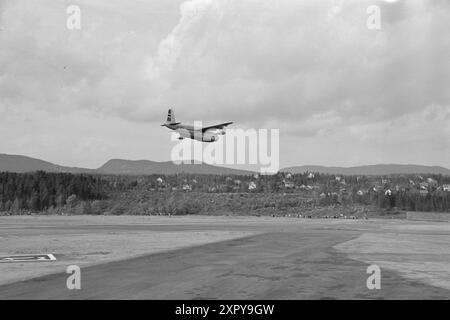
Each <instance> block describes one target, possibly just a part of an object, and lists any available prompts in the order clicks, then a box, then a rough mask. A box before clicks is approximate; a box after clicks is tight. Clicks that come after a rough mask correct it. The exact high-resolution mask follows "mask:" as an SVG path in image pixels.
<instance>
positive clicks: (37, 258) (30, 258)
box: [0, 254, 56, 263]
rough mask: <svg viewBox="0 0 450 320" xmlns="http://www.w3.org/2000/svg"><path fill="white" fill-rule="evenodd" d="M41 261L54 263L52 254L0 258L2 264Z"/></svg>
mask: <svg viewBox="0 0 450 320" xmlns="http://www.w3.org/2000/svg"><path fill="white" fill-rule="evenodd" d="M43 261H56V258H55V256H54V255H53V254H26V255H24V254H22V255H10V256H0V263H2V262H43Z"/></svg>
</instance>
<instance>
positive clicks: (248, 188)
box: [0, 171, 450, 215]
mask: <svg viewBox="0 0 450 320" xmlns="http://www.w3.org/2000/svg"><path fill="white" fill-rule="evenodd" d="M449 183H450V177H449V176H442V175H428V176H427V177H422V176H420V175H409V176H406V175H392V176H387V177H376V176H336V175H328V174H317V173H304V174H295V175H292V174H289V173H279V174H276V175H270V176H260V175H254V176H221V175H188V174H177V175H170V176H163V175H148V176H121V175H89V174H70V173H47V172H42V171H39V172H34V173H23V174H18V173H8V172H3V173H0V212H2V213H3V214H29V213H41V214H139V215H154V214H258V215H269V214H271V215H274V214H283V213H288V214H304V213H308V214H309V213H314V212H316V211H317V212H321V210H322V209H323V208H333V210H335V211H336V210H337V209H336V208H340V209H342V208H347V209H348V210H350V211H351V212H354V211H355V210H356V209H355V208H357V210H359V211H361V212H365V211H367V210H369V208H370V210H372V211H374V210H375V211H376V210H378V211H380V210H384V211H386V210H388V211H389V210H411V211H440V212H450V192H449V191H448V189H446V188H447V187H448V185H449ZM446 186H447V187H446Z"/></svg>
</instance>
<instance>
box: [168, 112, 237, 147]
mask: <svg viewBox="0 0 450 320" xmlns="http://www.w3.org/2000/svg"><path fill="white" fill-rule="evenodd" d="M232 123H233V122H225V123H221V124H217V125H214V126H209V127H203V128H194V126H190V125H184V124H181V122H176V121H175V114H174V112H173V110H172V109H169V111H168V113H167V120H166V122H165V123H164V124H162V125H161V127H167V128H169V129H171V130H174V131H176V132H177V133H178V134H179V135H180V136H179V137H178V139H179V140H183V139H184V138H189V139H193V140H198V141H203V142H214V141H217V140H218V138H219V135H224V134H225V129H224V128H226V127H227V126H229V125H230V124H232Z"/></svg>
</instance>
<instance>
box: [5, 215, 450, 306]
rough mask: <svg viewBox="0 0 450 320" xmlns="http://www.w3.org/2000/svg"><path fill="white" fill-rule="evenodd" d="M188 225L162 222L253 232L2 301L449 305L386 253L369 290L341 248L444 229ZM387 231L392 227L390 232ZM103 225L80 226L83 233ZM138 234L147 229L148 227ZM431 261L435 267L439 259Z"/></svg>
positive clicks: (111, 266)
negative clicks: (366, 239)
mask: <svg viewBox="0 0 450 320" xmlns="http://www.w3.org/2000/svg"><path fill="white" fill-rule="evenodd" d="M183 222H185V221H184V220H176V219H175V220H172V221H170V222H167V221H166V220H164V221H161V225H163V226H164V227H163V228H162V229H163V230H165V231H166V232H167V231H171V232H173V231H174V230H175V231H177V230H178V231H181V230H184V231H185V230H187V229H190V228H192V229H195V230H199V229H201V230H206V229H207V230H210V231H211V230H216V231H217V230H222V231H223V230H234V231H236V230H243V229H245V230H247V231H249V232H250V231H251V232H253V233H252V234H247V235H242V236H240V237H238V238H236V239H231V240H224V241H219V242H213V243H207V244H202V245H194V246H190V247H186V248H181V249H175V250H169V251H164V252H158V253H154V254H149V255H142V256H138V257H135V258H130V259H124V260H120V261H113V262H107V263H101V264H97V265H91V266H86V267H82V268H81V286H82V288H81V290H68V289H67V287H66V279H67V277H68V276H69V275H68V274H66V273H63V272H60V273H56V274H51V275H45V276H42V277H37V278H33V279H28V280H25V281H18V282H14V283H10V284H7V285H3V286H0V299H450V291H449V290H448V288H447V287H442V286H441V287H439V286H435V285H430V282H429V281H424V280H423V279H421V278H420V277H416V278H414V277H412V278H411V277H409V275H408V274H407V273H402V272H399V271H398V270H395V266H394V267H393V262H392V261H394V262H395V259H393V258H392V257H390V254H388V253H383V252H382V250H381V251H379V252H374V253H376V254H378V256H377V258H376V259H378V260H379V263H380V264H381V266H380V267H381V270H382V271H381V277H382V278H381V279H382V280H381V289H380V290H369V289H368V288H367V286H366V280H367V277H368V276H369V275H368V274H367V273H366V270H367V266H368V265H369V263H366V262H364V261H362V259H360V258H358V257H357V256H354V254H355V253H353V254H352V255H351V254H348V253H346V252H344V251H345V250H344V249H342V250H341V249H339V245H342V244H346V243H350V244H353V242H355V241H357V240H358V239H359V238H360V237H361V236H362V235H364V234H366V235H367V234H372V235H375V236H376V235H381V236H383V234H392V232H394V233H396V234H404V235H405V236H406V237H408V236H409V235H412V236H413V237H416V236H417V234H421V235H424V234H425V235H429V236H432V237H437V238H438V239H439V240H440V241H441V240H442V239H444V241H449V239H450V237H449V235H450V233H448V231H449V230H448V229H447V227H446V225H445V226H444V228H442V227H440V226H439V225H435V224H431V225H430V224H429V225H428V227H426V226H425V227H423V226H422V227H421V224H419V223H414V224H408V226H409V228H404V227H402V223H403V224H404V223H405V222H404V221H400V222H390V221H388V222H383V221H376V222H370V221H369V222H366V221H355V222H353V221H346V222H335V221H331V222H330V221H298V220H295V221H289V220H288V219H286V220H282V221H281V220H279V221H272V222H271V221H265V220H263V221H258V220H254V219H253V220H252V219H250V220H239V219H238V220H236V219H234V220H233V219H230V220H226V219H218V220H217V221H216V222H215V223H214V220H211V219H206V220H205V221H203V222H196V221H193V223H192V224H184V225H183ZM244 222H245V223H244ZM385 225H388V226H389V230H388V231H386V230H385V229H384V226H385ZM411 226H412V227H411ZM47 227H48V226H47ZM99 227H101V226H98V225H86V226H78V228H79V229H78V232H80V230H81V229H83V228H86V229H87V230H92V229H95V228H99ZM113 228H119V229H120V228H125V229H133V226H132V225H126V226H122V227H120V224H114V226H113ZM136 228H137V229H140V231H142V230H141V229H145V226H143V225H142V224H141V225H137V226H136ZM68 229H70V227H68ZM418 229H419V230H420V232H418V231H417V230H418ZM34 230H36V229H34ZM58 230H59V231H60V229H58ZM158 230H159V229H158V226H157V225H156V224H150V225H148V226H147V231H148V232H157V231H158ZM436 230H439V232H437V231H436ZM41 232H42V231H41ZM435 234H437V235H436V236H435ZM433 239H434V238H433ZM349 241H350V242H349ZM352 241H353V242H352ZM351 247H352V248H353V247H354V246H353V245H352V246H351ZM447 248H448V246H447ZM343 250H344V251H343ZM396 250H397V249H396ZM418 250H419V249H418ZM419 251H420V250H419ZM430 254H432V252H430ZM381 256H382V257H381ZM410 256H411V255H410ZM413 256H414V255H413ZM442 256H443V254H442V253H439V254H436V257H435V259H437V260H436V261H438V262H439V261H440V260H439V259H444V261H448V260H447V259H448V257H449V256H448V255H447V256H446V255H445V253H444V257H442ZM404 258H405V259H406V258H407V257H406V256H405V257H404ZM409 258H411V257H409ZM412 258H414V259H421V258H420V257H419V258H415V257H412ZM374 259H375V258H374ZM383 259H384V260H383ZM426 259H427V261H431V262H432V261H433V259H434V258H433V257H431V258H430V257H426ZM385 260H386V261H390V263H391V265H390V267H389V268H384V267H383V263H384V262H383V261H385ZM416 271H417V270H416ZM419 271H420V270H419ZM428 276H429V275H428ZM443 276H446V275H443ZM424 278H426V277H424Z"/></svg>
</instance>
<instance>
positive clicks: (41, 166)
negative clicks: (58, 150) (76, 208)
mask: <svg viewBox="0 0 450 320" xmlns="http://www.w3.org/2000/svg"><path fill="white" fill-rule="evenodd" d="M38 170H42V171H47V172H69V173H99V174H128V175H146V174H165V175H170V174H177V173H190V174H217V175H250V174H253V173H254V172H252V171H247V170H239V169H232V168H226V167H219V166H213V165H209V164H206V163H201V164H180V165H176V164H174V163H172V162H171V161H166V162H157V161H150V160H123V159H111V160H109V161H107V162H106V163H105V164H104V165H102V166H101V167H100V168H98V169H86V168H78V167H65V166H60V165H57V164H54V163H51V162H48V161H44V160H40V159H36V158H31V157H27V156H22V155H9V154H0V172H4V171H8V172H18V173H23V172H32V171H38ZM280 171H281V172H291V173H304V172H307V171H308V172H319V173H327V174H342V175H390V174H443V175H450V170H449V169H447V168H444V167H440V166H421V165H411V164H406V165H403V164H376V165H367V166H357V167H348V168H345V167H326V166H312V165H311V166H309V165H307V166H296V167H289V168H284V169H281V170H280Z"/></svg>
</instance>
